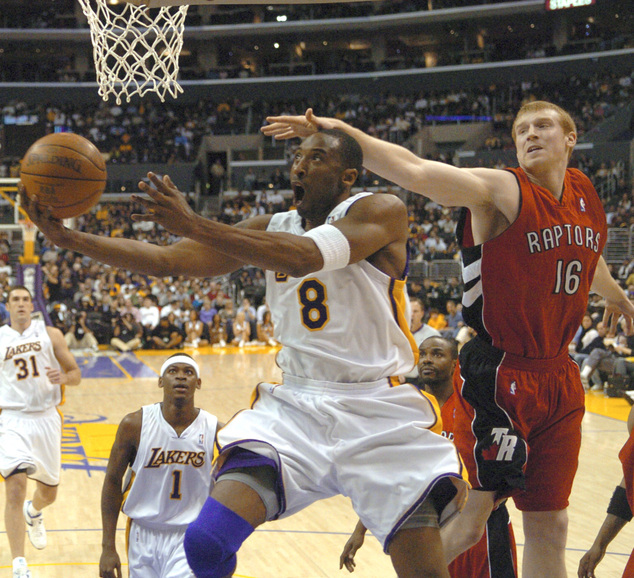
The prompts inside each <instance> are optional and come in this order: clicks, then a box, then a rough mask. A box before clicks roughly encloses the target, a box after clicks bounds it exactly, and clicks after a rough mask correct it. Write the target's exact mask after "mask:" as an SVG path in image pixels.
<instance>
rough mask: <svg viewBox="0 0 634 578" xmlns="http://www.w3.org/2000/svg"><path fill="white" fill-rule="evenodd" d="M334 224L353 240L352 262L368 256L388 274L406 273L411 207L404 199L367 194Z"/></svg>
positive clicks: (399, 275) (351, 243) (351, 248)
mask: <svg viewBox="0 0 634 578" xmlns="http://www.w3.org/2000/svg"><path fill="white" fill-rule="evenodd" d="M333 225H334V226H335V227H337V228H338V229H339V230H340V231H341V232H342V233H343V234H344V235H345V236H346V238H347V239H348V242H349V243H350V261H349V262H350V263H357V262H358V261H361V260H363V259H368V261H370V262H371V263H372V264H373V265H374V266H375V267H376V268H377V269H379V270H381V271H383V272H384V273H385V274H386V275H389V276H390V277H395V278H399V277H401V276H402V274H403V271H404V270H405V261H406V257H407V256H406V252H405V244H406V242H407V238H408V235H409V230H408V228H407V208H406V207H405V205H404V204H403V203H402V202H401V201H400V199H398V198H397V197H395V196H393V195H381V194H378V195H372V196H367V197H364V198H362V199H359V200H358V201H357V202H356V203H354V204H353V205H352V206H351V207H350V210H349V211H348V213H347V214H346V216H345V217H343V218H342V219H339V220H338V221H336V222H335V223H333Z"/></svg>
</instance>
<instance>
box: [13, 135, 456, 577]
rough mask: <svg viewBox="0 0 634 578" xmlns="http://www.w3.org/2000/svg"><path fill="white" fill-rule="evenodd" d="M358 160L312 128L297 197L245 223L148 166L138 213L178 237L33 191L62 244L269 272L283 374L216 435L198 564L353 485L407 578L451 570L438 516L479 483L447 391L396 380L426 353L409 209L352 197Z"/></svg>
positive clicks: (123, 257)
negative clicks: (87, 212)
mask: <svg viewBox="0 0 634 578" xmlns="http://www.w3.org/2000/svg"><path fill="white" fill-rule="evenodd" d="M362 162H363V155H362V152H361V149H360V147H359V146H358V145H357V143H356V141H354V139H351V138H349V137H348V136H347V135H345V133H343V132H341V131H324V132H320V133H317V134H315V135H313V136H311V137H309V138H308V139H306V140H305V141H304V142H303V143H302V144H301V145H300V147H299V149H298V151H297V153H296V155H295V158H294V161H293V166H292V168H291V180H292V184H293V189H294V194H295V199H294V201H295V206H296V210H293V211H289V212H287V213H278V214H276V215H262V216H258V217H255V218H253V219H249V220H247V221H243V222H241V223H240V224H239V225H237V226H235V227H231V226H227V225H223V224H221V223H217V222H213V221H211V220H207V219H204V218H202V217H200V216H199V215H197V214H195V213H194V212H193V210H192V209H191V208H190V207H189V206H188V205H187V202H186V201H185V199H184V197H183V195H182V194H181V193H180V192H179V191H178V189H177V188H176V187H175V186H174V184H173V183H172V181H171V180H170V179H169V177H164V178H163V179H159V178H158V177H157V176H156V175H154V174H153V173H150V174H149V175H148V178H149V181H150V183H151V184H150V185H146V184H143V183H141V184H140V185H139V187H140V189H141V190H143V191H144V192H146V193H147V194H148V197H143V198H142V199H143V200H140V202H141V203H142V204H143V205H144V206H145V208H146V209H147V211H148V212H147V213H146V214H144V215H133V216H132V218H133V220H136V221H140V220H146V221H153V222H156V223H159V224H160V225H161V226H163V227H165V228H166V229H167V230H169V231H170V232H172V233H173V234H175V235H178V236H180V237H184V239H183V240H182V241H179V242H177V243H175V244H173V245H169V246H166V247H165V246H163V247H159V246H155V245H149V244H147V243H143V242H139V241H136V240H131V239H121V238H119V239H114V238H106V237H100V236H96V235H90V234H86V233H81V232H78V231H71V230H69V229H67V228H65V227H64V226H63V223H61V222H60V221H59V220H56V219H54V218H52V217H51V216H50V214H49V213H47V212H45V210H44V209H43V208H41V207H38V206H37V204H36V203H35V202H33V201H31V200H29V199H28V198H27V196H26V195H25V194H24V191H23V192H22V195H21V199H22V203H24V205H23V206H25V207H26V209H27V211H28V212H29V213H30V216H31V218H32V219H33V221H34V222H35V223H36V224H37V226H38V227H39V228H40V230H41V231H43V233H44V234H45V235H47V236H48V237H49V238H50V239H51V240H52V241H53V242H55V243H56V244H57V245H60V246H62V247H65V248H68V249H71V250H74V251H79V252H82V253H84V254H86V255H88V256H90V257H92V258H94V259H97V260H99V261H103V262H106V263H110V264H111V265H114V266H116V267H121V268H125V269H131V270H135V271H142V272H145V273H149V274H152V275H155V276H164V275H168V274H169V275H190V276H199V277H212V276H216V275H222V274H225V273H229V272H231V271H235V270H236V269H238V268H240V267H241V266H243V265H245V264H251V265H255V266H257V267H260V268H262V269H265V270H266V276H267V294H266V301H267V303H269V306H270V309H271V313H272V317H273V325H274V327H275V334H276V338H277V340H278V341H279V342H280V343H281V344H282V349H281V351H280V352H279V354H278V357H277V363H278V365H279V366H280V367H281V369H282V372H283V383H282V384H266V383H264V384H260V385H259V386H258V388H257V390H256V392H255V396H254V403H253V405H252V406H251V408H250V409H248V410H245V411H242V412H240V413H239V414H237V415H236V416H235V417H234V418H233V419H232V420H231V421H230V422H229V423H228V425H227V426H225V427H224V428H223V429H222V430H221V431H219V433H218V442H219V446H220V449H221V452H222V453H221V455H220V457H219V459H218V461H217V462H216V467H215V469H214V473H215V476H216V483H215V485H214V487H213V490H212V494H211V497H210V498H209V499H208V500H207V502H206V503H205V505H204V506H203V509H202V511H201V514H200V515H199V517H198V519H197V520H196V521H195V522H194V523H192V524H191V525H190V526H189V528H188V530H187V532H186V535H185V551H186V553H187V558H188V561H189V564H190V566H191V568H192V569H193V571H194V573H195V575H196V576H197V577H198V578H223V577H225V576H230V575H231V574H232V572H233V571H234V569H235V567H236V553H237V551H238V550H239V548H240V547H241V545H242V543H243V542H244V540H245V539H246V538H247V537H248V536H249V535H250V534H251V533H252V532H253V530H254V528H256V527H257V526H260V525H261V524H263V523H264V522H266V521H269V520H275V519H278V518H281V517H284V516H289V515H291V514H294V513H295V512H298V511H300V510H301V509H302V508H305V507H306V506H308V505H310V504H311V503H313V502H314V501H316V500H320V499H323V498H327V497H330V496H333V495H337V494H343V495H346V496H349V497H350V498H351V500H352V505H353V507H354V509H355V511H356V512H357V514H358V515H359V517H360V518H361V519H362V520H363V522H364V524H365V525H366V526H367V527H368V528H369V529H371V531H372V533H373V534H374V535H375V536H377V537H378V538H379V539H380V540H381V542H382V543H383V546H384V550H385V552H386V553H389V555H390V556H391V558H392V562H393V565H394V567H395V569H396V571H397V573H398V575H399V577H401V578H410V577H411V578H413V577H416V578H421V577H426V576H435V577H447V576H448V573H447V565H446V562H445V561H444V555H443V550H442V543H441V540H440V531H439V526H440V525H442V524H444V523H445V521H447V520H448V519H449V518H451V517H452V516H453V515H454V514H456V513H457V512H458V511H459V510H460V508H461V507H462V505H463V504H464V499H465V495H466V491H467V483H466V482H465V481H464V479H463V477H462V472H463V469H462V464H461V462H460V458H459V457H458V455H457V452H456V449H455V447H454V446H453V444H452V443H451V442H449V441H448V440H447V439H445V438H443V437H442V436H441V435H440V433H441V429H440V423H439V422H440V418H439V410H438V406H437V404H436V402H435V401H434V400H433V399H432V398H431V397H430V396H427V395H426V394H424V393H421V392H420V391H419V390H417V389H416V388H415V387H413V386H410V385H403V386H398V387H396V385H397V384H398V378H395V377H394V376H398V375H403V374H405V373H407V372H408V371H409V370H410V369H411V368H412V367H414V364H415V362H416V353H417V350H416V344H415V342H414V339H413V337H412V334H411V332H410V330H409V319H407V318H406V312H407V309H408V308H407V295H406V291H405V275H406V271H407V239H408V227H407V224H408V223H407V210H406V207H405V205H404V204H403V203H402V202H401V201H400V200H399V199H398V198H397V197H395V196H393V195H382V194H379V195H373V194H370V193H359V194H357V195H354V196H353V195H352V193H351V188H352V186H353V185H354V183H355V181H356V179H357V176H358V174H359V171H360V170H361V165H362ZM135 199H136V197H135ZM139 199H141V197H139ZM395 487H398V488H399V491H398V492H395V491H394V488H395Z"/></svg>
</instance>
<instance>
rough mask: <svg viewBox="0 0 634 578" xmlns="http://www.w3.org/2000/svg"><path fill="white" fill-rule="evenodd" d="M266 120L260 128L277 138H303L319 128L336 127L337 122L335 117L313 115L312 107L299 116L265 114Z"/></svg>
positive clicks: (266, 133)
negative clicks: (265, 123)
mask: <svg viewBox="0 0 634 578" xmlns="http://www.w3.org/2000/svg"><path fill="white" fill-rule="evenodd" d="M266 121H267V122H268V123H269V124H267V125H266V126H263V127H262V128H261V129H260V130H261V131H262V132H263V133H264V134H265V135H267V136H272V137H274V138H275V139H277V140H285V139H289V138H295V137H299V138H304V137H307V136H310V135H311V134H314V133H316V132H317V131H318V130H319V129H329V128H336V124H337V121H336V120H335V119H332V118H325V117H323V118H322V117H318V116H315V115H314V114H313V109H312V108H309V109H308V110H307V111H306V113H305V114H303V115H299V116H267V117H266Z"/></svg>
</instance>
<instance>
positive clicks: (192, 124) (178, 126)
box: [0, 70, 634, 188]
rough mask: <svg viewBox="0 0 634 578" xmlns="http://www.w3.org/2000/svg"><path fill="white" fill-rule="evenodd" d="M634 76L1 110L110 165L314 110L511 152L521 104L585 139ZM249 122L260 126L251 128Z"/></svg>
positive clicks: (628, 94)
mask: <svg viewBox="0 0 634 578" xmlns="http://www.w3.org/2000/svg"><path fill="white" fill-rule="evenodd" d="M633 76H634V70H633V71H632V72H631V73H630V74H629V75H615V74H611V73H609V72H606V73H605V74H602V75H600V76H593V77H591V78H585V79H584V78H580V77H577V76H574V75H571V76H570V77H568V78H567V79H566V81H564V82H562V81H557V82H552V83H540V82H537V81H532V82H530V81H523V82H518V83H513V84H492V85H490V86H482V87H480V88H478V89H474V90H458V91H452V90H450V91H445V92H427V91H425V92H419V93H415V94H374V95H359V94H341V95H339V96H328V97H325V96H322V97H315V98H314V99H312V100H311V101H310V102H309V101H308V100H306V99H287V100H284V101H280V102H269V101H265V100H254V101H249V102H242V101H240V100H238V99H234V100H227V101H222V102H217V101H214V100H212V99H201V100H200V101H198V102H197V103H196V104H195V105H193V106H192V105H190V104H189V105H185V104H183V105H181V104H179V103H178V101H175V102H170V103H167V102H166V103H158V102H156V101H154V100H151V99H144V100H141V101H140V102H138V103H134V102H133V103H128V104H122V105H117V104H114V103H107V102H103V101H100V102H99V103H92V104H84V105H79V104H77V103H73V102H68V103H65V104H51V103H47V104H42V105H37V106H29V105H27V104H26V103H24V102H15V101H12V102H8V103H4V104H2V103H0V110H1V113H2V117H3V118H4V117H16V116H20V115H32V116H36V117H38V118H40V119H43V120H44V123H45V125H46V132H53V131H55V130H71V131H73V132H76V133H78V134H81V135H83V136H85V137H87V138H88V139H90V140H91V141H92V142H94V143H95V144H96V145H97V147H98V148H99V150H100V151H101V152H102V153H103V154H104V156H105V157H106V159H107V161H108V162H110V163H124V164H129V163H140V162H157V163H163V164H167V165H169V164H173V163H178V162H186V161H193V160H195V158H196V156H197V150H198V147H199V145H200V142H201V140H202V138H203V137H204V136H205V135H223V134H248V133H254V132H256V131H258V130H259V128H260V126H262V125H263V124H264V123H265V118H266V117H267V116H269V115H277V114H299V113H303V112H304V111H305V110H306V108H308V106H312V107H313V108H314V110H315V111H316V112H317V113H318V114H321V115H323V116H336V117H339V118H342V119H343V120H346V121H347V122H350V123H351V124H354V125H355V126H357V127H358V128H360V129H362V130H364V131H367V132H368V133H370V134H372V135H374V136H377V137H379V138H382V139H385V140H390V141H392V142H397V143H400V144H402V143H405V142H406V141H407V139H408V138H410V137H411V136H412V135H413V134H415V133H416V132H417V131H419V130H420V129H421V128H422V127H424V126H427V125H429V124H433V123H437V122H443V120H442V119H443V118H445V119H447V121H449V119H450V118H451V117H460V118H462V119H463V122H464V121H465V120H466V121H468V119H470V118H473V119H482V118H485V119H486V118H488V119H491V120H492V121H493V123H494V127H495V129H496V130H495V133H494V134H493V135H492V136H491V137H489V139H488V140H487V142H486V143H485V148H490V149H496V148H500V149H510V148H512V146H513V144H512V141H511V139H510V136H509V135H510V130H509V126H510V123H511V122H512V118H513V113H514V111H516V110H517V109H518V108H519V106H520V105H521V104H522V102H524V101H526V100H529V99H546V100H552V101H554V102H557V103H558V104H560V105H561V106H563V107H564V108H566V109H567V110H569V111H571V113H572V114H573V116H574V117H575V120H576V122H577V124H578V131H579V135H580V136H581V135H583V134H584V133H585V132H586V131H587V130H588V129H589V128H591V127H592V126H595V125H596V124H598V123H600V122H601V121H603V120H604V119H606V118H608V117H610V116H611V115H612V114H614V113H615V112H616V111H618V110H619V109H620V108H621V107H624V106H627V105H629V104H630V103H631V102H632V97H633V95H634V89H633V87H632V83H633ZM249 119H254V120H253V121H252V122H251V123H249ZM454 122H455V121H454ZM625 128H627V127H625ZM630 136H631V135H630ZM16 161H17V159H16V158H15V157H13V158H12V157H6V158H5V159H4V160H3V159H0V177H4V176H14V174H15V172H16V170H17V165H16ZM12 167H13V169H12ZM12 170H13V174H12ZM267 184H268V183H267ZM233 185H234V186H236V187H243V186H244V185H243V184H241V183H233ZM279 187H280V184H279V183H273V188H279ZM246 188H248V186H247V187H246Z"/></svg>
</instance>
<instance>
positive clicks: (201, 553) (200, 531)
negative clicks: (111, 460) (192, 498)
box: [185, 498, 253, 578]
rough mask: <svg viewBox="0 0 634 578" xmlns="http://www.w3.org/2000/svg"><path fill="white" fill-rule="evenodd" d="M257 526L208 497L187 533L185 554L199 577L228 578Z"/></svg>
mask: <svg viewBox="0 0 634 578" xmlns="http://www.w3.org/2000/svg"><path fill="white" fill-rule="evenodd" d="M252 533H253V526H251V524H249V523H248V522H247V521H246V520H245V519H244V518H242V517H240V516H238V514H236V513H235V512H233V511H232V510H230V509H229V508H227V507H226V506H223V505H222V504H221V503H220V502H218V501H217V500H214V498H207V501H206V502H205V505H204V506H203V508H202V510H201V511H200V514H199V515H198V518H197V519H196V521H194V522H192V523H191V524H190V525H189V526H188V528H187V531H186V532H185V554H186V556H187V562H188V563H189V566H190V568H191V569H192V571H193V572H194V574H195V575H196V576H197V578H225V576H230V575H231V574H232V573H233V571H234V570H235V568H236V563H237V558H236V552H237V551H238V550H239V549H240V546H242V542H244V541H245V540H246V539H247V538H248V537H249V536H250V535H251V534H252Z"/></svg>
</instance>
